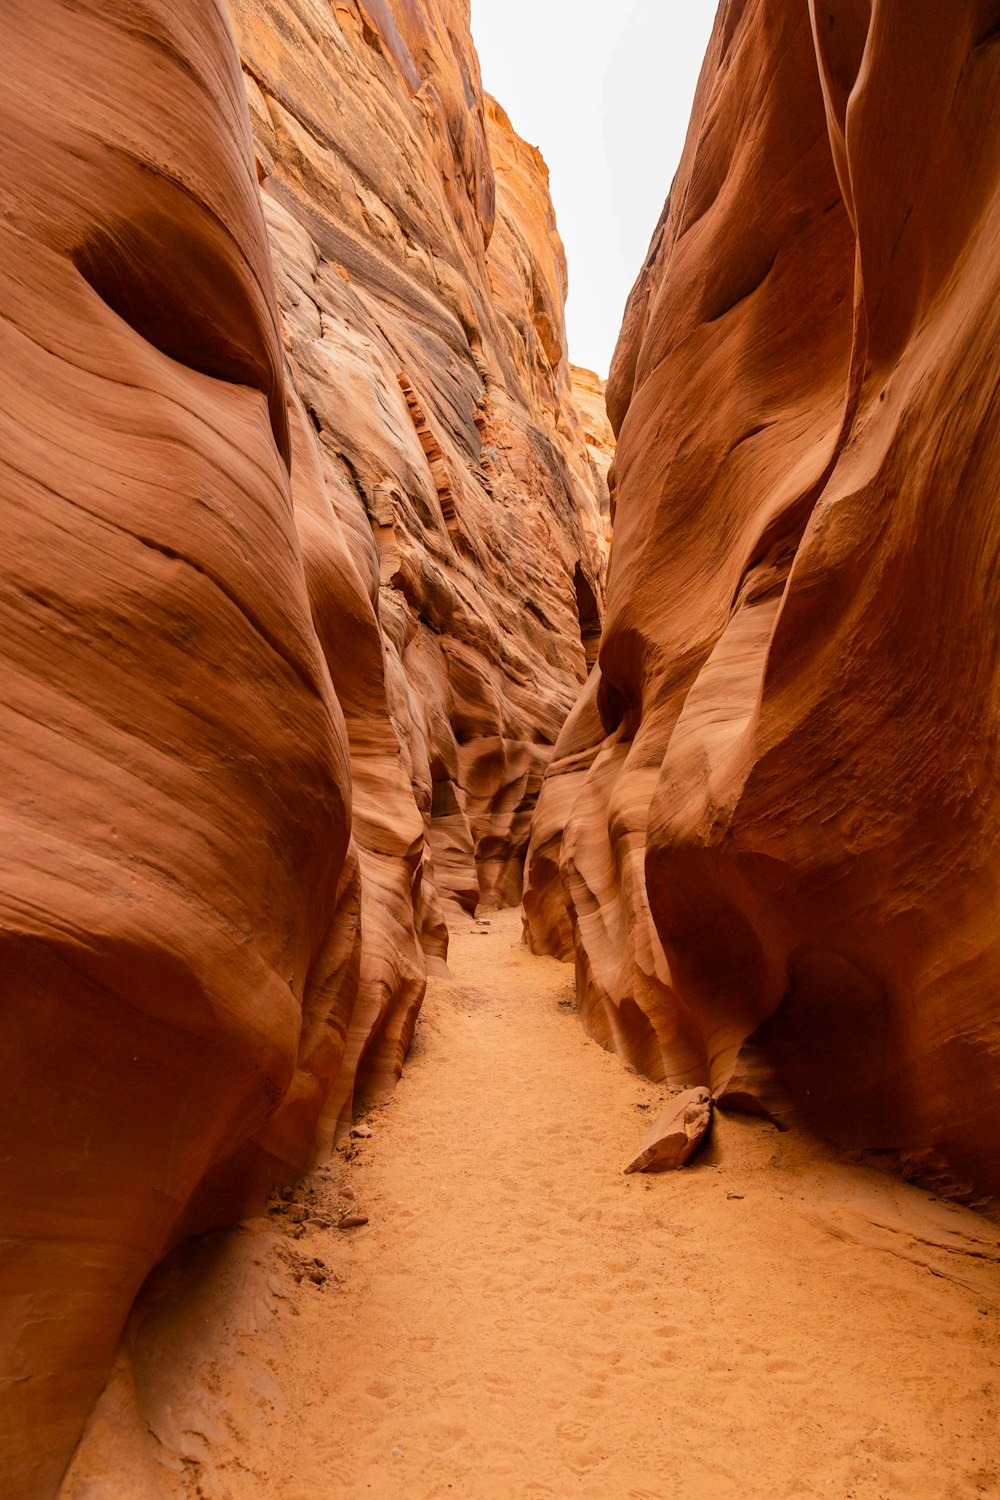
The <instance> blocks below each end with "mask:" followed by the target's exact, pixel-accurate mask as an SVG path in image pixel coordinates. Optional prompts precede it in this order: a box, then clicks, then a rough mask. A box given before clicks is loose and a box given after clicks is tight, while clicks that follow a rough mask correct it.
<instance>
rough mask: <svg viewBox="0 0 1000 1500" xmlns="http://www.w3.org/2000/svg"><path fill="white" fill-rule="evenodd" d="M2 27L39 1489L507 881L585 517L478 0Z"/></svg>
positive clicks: (121, 7)
mask: <svg viewBox="0 0 1000 1500" xmlns="http://www.w3.org/2000/svg"><path fill="white" fill-rule="evenodd" d="M234 22H235V26H236V28H237V30H238V33H239V41H240V43H241V44H242V48H243V59H244V66H245V75H243V74H241V69H240V58H239V52H238V48H237V42H236V37H235V35H234V29H233V25H234ZM0 43H2V50H3V55H4V57H5V60H6V62H7V65H8V68H9V79H8V84H7V87H6V88H5V90H4V95H3V99H2V101H0V116H2V126H3V136H4V139H5V141H6V143H7V151H8V156H7V168H8V170H7V172H6V173H5V176H4V182H3V186H2V188H0V199H2V206H3V211H2V214H0V302H2V305H0V340H2V342H3V361H2V372H3V373H2V376H0V422H2V425H3V432H4V436H5V441H4V444H3V453H2V456H0V504H2V506H3V514H4V538H5V546H4V552H3V558H2V561H0V579H2V584H0V613H2V621H3V645H2V647H0V651H2V655H3V674H2V682H3V690H2V699H3V730H2V734H0V756H2V763H3V774H4V782H5V789H6V791H7V794H8V795H7V797H6V799H5V808H4V813H3V840H2V844H0V861H2V864H3V895H2V905H0V910H2V921H0V933H2V944H3V989H4V1006H3V1018H2V1021H0V1051H2V1059H3V1075H4V1090H3V1098H2V1102H0V1132H2V1135H3V1140H4V1152H3V1165H2V1168H0V1198H2V1202H3V1205H4V1207H3V1216H4V1229H3V1240H2V1255H0V1291H2V1296H3V1353H2V1356H0V1375H2V1379H3V1387H2V1395H0V1450H2V1453H3V1470H4V1493H5V1494H7V1495H10V1496H11V1497H15V1496H16V1497H35V1496H48V1495H51V1494H52V1493H53V1492H54V1490H55V1488H56V1487H57V1485H58V1482H59V1479H60V1476H61V1474H62V1473H63V1470H64V1468H65V1466H66V1463H67V1461H68V1459H69V1456H70V1454H71V1452H72V1449H73V1446H74V1444H75V1442H76V1441H77V1438H78V1437H79V1434H80V1431H81V1428H82V1426H83V1423H84V1421H85V1419H86V1416H87V1412H88V1410H89V1409H90V1407H91V1405H92V1403H93V1401H94V1398H95V1397H96V1395H97V1393H98V1391H99V1390H100V1388H101V1385H102V1383H103V1381H104V1379H105V1376H106V1372H107V1370H108V1367H109V1364H110V1362H111V1359H112V1356H113V1353H114V1349H115V1345H116V1342H117V1339H118V1336H119V1333H120V1330H121V1327H122V1324H123V1321H124V1319H125V1317H126V1315H127V1312H128V1309H129V1306H130V1304H131V1302H132V1300H133V1297H134V1295H135V1293H136V1291H137V1290H138V1288H139V1286H140V1285H141V1283H142V1281H143V1279H144V1278H145V1276H146V1274H147V1272H148V1271H149V1269H150V1267H151V1266H152V1265H153V1264H154V1263H155V1262H156V1261H157V1260H158V1259H159V1258H160V1257H161V1256H162V1255H163V1254H164V1253H165V1251H166V1250H167V1249H168V1248H169V1247H170V1245H171V1244H173V1243H175V1242H176V1241H177V1240H178V1239H179V1238H181V1237H183V1236H184V1235H186V1234H189V1233H192V1232H195V1231H197V1230H200V1229H204V1228H205V1227H207V1226H209V1225H213V1224H219V1223H223V1222H228V1221H229V1220H230V1219H231V1218H232V1217H233V1216H235V1215H237V1214H238V1213H239V1212H240V1211H241V1209H243V1208H244V1207H245V1206H246V1205H247V1204H248V1203H252V1202H254V1201H259V1199H260V1195H261V1194H262V1193H263V1192H264V1191H265V1190H266V1188H267V1187H268V1186H269V1185H270V1184H271V1183H273V1182H274V1181H275V1180H276V1179H279V1178H281V1177H283V1176H285V1177H287V1176H288V1175H290V1174H294V1173H296V1172H298V1171H300V1170H301V1169H302V1168H303V1166H304V1165H306V1164H307V1163H308V1162H309V1161H310V1160H312V1159H313V1157H314V1155H315V1153H316V1151H317V1150H319V1149H322V1148H323V1147H324V1145H328V1144H329V1141H330V1139H331V1137H332V1134H333V1132H334V1131H335V1129H336V1128H337V1125H338V1122H339V1121H343V1120H345V1119H346V1118H347V1117H348V1116H349V1115H350V1112H351V1109H352V1106H353V1103H354V1100H355V1097H356V1096H359V1095H360V1096H364V1095H368V1094H371V1093H372V1092H374V1091H377V1090H379V1089H380V1088H383V1087H385V1086H386V1085H387V1084H389V1083H390V1082H391V1081H392V1079H393V1078H394V1077H395V1076H396V1075H397V1074H398V1072H399V1068H400V1066H401V1061H402V1057H403V1055H404V1053H405V1050H406V1047H407V1044H408V1040H409V1036H410V1033H411V1031H412V1027H413V1022H414V1018H415V1015H416V1012H417V1009H418V1007H419V1004H420V1000H421V996H422V993H423V986H424V976H425V971H426V970H425V966H426V962H427V956H428V955H429V956H430V958H431V959H432V960H437V961H440V960H441V959H442V958H443V957H444V954H445V952H446V946H447V931H446V912H447V911H448V910H449V909H451V910H453V911H455V910H458V911H462V910H464V911H471V910H472V909H474V907H475V905H476V903H477V902H483V903H484V904H486V905H491V904H492V905H497V904H510V903H516V902H517V901H518V899H519V897H520V882H521V863H522V860H523V855H524V849H525V846H526V843H527V837H528V824H529V821H530V816H531V809H532V805H533V802H534V799H535V796H536V794H537V790H538V787H539V784H540V782H541V779H542V775H543V772H544V769H545V765H546V762H547V759H548V757H549V755H550V753H551V747H552V745H553V742H554V740H555V738H556V735H557V733H558V730H559V727H560V724H561V721H562V718H563V716H564V714H565V712H566V710H567V709H568V707H569V706H570V704H571V702H572V700H573V698H574V696H575V694H576V692H577V691H578V689H579V687H580V685H581V684H582V683H583V682H584V681H585V678H586V650H585V645H584V637H585V636H587V638H588V639H589V638H590V636H592V635H593V621H592V619H591V618H590V615H589V614H588V616H587V619H586V621H582V619H581V612H580V597H581V588H582V589H583V596H584V598H585V600H586V602H587V607H588V609H589V610H590V611H591V614H592V613H593V612H594V610H598V609H599V600H600V597H601V592H602V581H603V580H602V573H603V566H604V563H603V546H604V542H603V522H602V518H601V515H600V509H599V498H598V490H597V487H596V485H595V481H594V476H593V470H592V466H591V461H590V458H589V456H588V454H587V452H586V449H585V445H584V441H583V437H582V431H581V427H580V424H579V420H578V418H577V416H576V413H575V410H574V408H573V405H572V401H571V398H570V377H569V372H568V368H567V365H566V358H565V339H564V332H563V312H562V308H563V299H564V295H565V274H566V273H565V261H564V257H563V253H562V247H561V245H560V242H559V239H558V235H557V233H556V229H555V225H554V221H553V215H552V208H551V203H550V202H549V199H548V192H547V176H546V172H545V168H544V165H543V163H542V162H541V159H540V158H539V156H538V154H537V153H536V152H534V151H533V150H532V149H531V148H529V147H527V146H526V145H525V144H524V143H523V142H521V141H520V140H519V139H518V138H517V136H516V135H515V133H514V132H513V130H512V129H511V127H510V124H509V122H508V121H507V119H506V117H505V116H504V114H503V112H502V111H501V110H500V109H499V108H498V107H497V106H495V105H494V104H493V103H492V102H491V101H489V100H487V99H485V98H484V97H483V95H482V90H481V86H480V82H479V73H478V64H477V62H476V58H475V53H474V51H473V48H472V44H471V40H470V38H469V30H468V7H467V6H466V5H463V4H461V3H460V0H458V3H451V0H428V3H427V4H418V3H414V0H398V3H396V0H393V3H390V0H372V3H370V4H360V3H357V4H355V3H350V4H348V3H338V4H336V5H334V6H331V5H329V4H327V3H322V4H320V3H310V0H287V3H275V4H272V5H269V6H266V5H261V6H254V7H250V6H242V5H239V6H236V7H235V10H234V14H233V16H230V14H229V13H228V12H227V10H226V8H225V7H224V5H223V4H222V3H221V0H189V3H185V4H184V5H181V6H177V5H173V4H168V3H166V0H72V3H71V0H14V3H12V4H8V5H5V6H4V7H3V11H2V14H0ZM245 91H246V93H245ZM247 95H248V96H249V103H250V115H252V119H253V125H254V130H255V133H256V147H255V146H254V142H253V140H252V137H251V130H250V124H249V119H250V116H249V115H248V110H247V102H246V98H247ZM581 580H583V583H582V584H581ZM588 631H589V632H590V635H587V632H588Z"/></svg>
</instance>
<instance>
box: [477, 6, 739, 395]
mask: <svg viewBox="0 0 1000 1500" xmlns="http://www.w3.org/2000/svg"><path fill="white" fill-rule="evenodd" d="M716 6H717V0H472V34H473V36H474V37H475V41H476V47H477V50H478V52H479V61H480V64H481V66H482V70H483V83H484V84H485V86H486V89H487V91H488V92H489V93H491V94H493V95H495V97H496V98H497V99H499V101H500V103H501V104H502V105H503V107H504V109H505V110H506V111H507V113H508V114H509V115H510V118H511V122H512V124H513V126H514V128H515V130H517V131H518V133H519V134H520V135H522V136H524V137H525V139H526V140H528V141H530V142H531V144H532V145H534V146H538V147H539V148H540V149H541V152H542V155H543V156H544V157H545V160H546V161H547V162H548V164H549V170H550V172H551V174H552V197H553V200H554V202H555V206H556V217H557V218H558V220H559V230H560V233H561V234H562V237H563V239H564V241H565V242H566V255H567V257H568V260H569V302H568V304H567V308H566V317H567V323H568V328H569V354H570V359H571V360H572V361H573V363H574V364H578V365H586V366H587V367H588V368H590V369H592V370H596V371H597V372H598V374H599V375H601V376H606V375H607V373H608V365H609V364H610V362H611V355H612V353H613V351H614V346H615V342H616V340H617V338H618V330H619V328H620V327H621V322H622V314H623V312H624V309H625V302H626V299H627V297H628V294H629V292H630V291H631V289H632V283H633V282H634V281H635V278H636V277H637V276H638V274H639V270H640V267H641V266H642V263H643V260H644V259H645V257H646V250H647V249H648V247H649V241H650V238H651V237H652V233H653V230H654V228H655V226H656V221H657V219H658V218H659V216H660V210H661V209H662V207H663V203H664V200H665V198H666V196H667V192H668V190H669V188H670V182H671V179H672V177H673V175H674V171H675V170H676V167H677V163H678V161H679V160H680V154H681V148H682V147H683V145H684V136H685V132H686V130H687V123H688V117H689V116H690V113H691V101H692V99H693V98H694V90H695V85H696V83H697V81H698V73H699V71H700V69H701V63H702V59H703V57H704V55H705V50H706V48H707V46H708V38H709V35H710V33H711V30H712V23H713V21H714V20H715V11H716Z"/></svg>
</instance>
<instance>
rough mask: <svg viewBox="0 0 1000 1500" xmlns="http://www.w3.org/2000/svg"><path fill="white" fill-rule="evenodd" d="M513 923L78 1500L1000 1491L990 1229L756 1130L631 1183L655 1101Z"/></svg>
mask: <svg viewBox="0 0 1000 1500" xmlns="http://www.w3.org/2000/svg"><path fill="white" fill-rule="evenodd" d="M519 931H520V924H519V919H518V917H517V915H516V914H514V913H510V914H505V915H503V916H501V917H495V918H493V919H492V921H491V924H490V926H489V927H475V926H474V924H473V923H472V922H469V923H468V925H467V927H466V929H465V930H464V931H459V932H457V933H456V934H455V935H454V939H453V947H452V965H451V967H452V974H453V978H452V979H451V980H444V979H436V980H433V981H432V983H431V987H430V993H429V995H428V999H427V1003H426V1006H425V1009H424V1012H423V1015H422V1017H421V1020H420V1024H419V1028H418V1033H417V1040H416V1043H415V1047H414V1051H413V1054H412V1056H411V1059H410V1062H409V1065H408V1067H407V1071H406V1075H405V1077H404V1079H403V1081H402V1083H401V1084H400V1086H399V1089H398V1091H397V1092H396V1094H395V1096H394V1098H393V1099H392V1100H391V1101H390V1102H389V1103H388V1104H386V1105H385V1106H383V1107H380V1108H378V1109H376V1110H375V1111H373V1112H372V1113H371V1114H369V1116H368V1117H367V1120H366V1122H365V1124H366V1125H367V1126H368V1127H370V1129H371V1136H370V1137H368V1138H365V1139H363V1140H360V1141H358V1142H357V1144H356V1145H352V1146H351V1147H350V1148H349V1151H348V1152H346V1153H341V1154H340V1155H338V1156H337V1157H336V1158H335V1160H334V1162H333V1163H332V1164H331V1166H330V1167H328V1168H325V1169H323V1170H322V1171H321V1172H319V1173H318V1174H316V1175H315V1176H313V1177H311V1178H309V1179H307V1180H306V1181H305V1182H304V1183H303V1184H301V1185H300V1188H299V1189H298V1190H297V1191H296V1193H295V1195H294V1197H293V1198H292V1199H291V1201H290V1202H287V1203H285V1204H284V1205H283V1207H282V1208H280V1209H277V1208H276V1210H275V1211H273V1212H272V1213H271V1214H270V1215H269V1216H268V1218H266V1219H261V1220H256V1221H253V1222H252V1223H250V1224H248V1225H246V1226H245V1227H243V1228H242V1229H240V1230H239V1231H238V1232H236V1233H234V1234H229V1235H220V1236H215V1237H211V1238H209V1239H208V1240H205V1241H203V1242H201V1243H200V1244H199V1245H197V1246H196V1247H194V1248H193V1249H192V1250H190V1251H188V1252H185V1255H184V1258H183V1260H182V1261H181V1262H178V1261H175V1262H174V1263H173V1264H168V1265H167V1266H165V1267H164V1268H162V1269H161V1271H160V1272H158V1273H157V1275H156V1276H155V1277H154V1279H153V1282H152V1283H151V1285H150V1288H149V1292H148V1294H147V1297H146V1301H145V1304H144V1308H143V1311H142V1313H141V1316H140V1317H139V1318H138V1319H137V1321H136V1328H135V1330H134V1335H133V1340H132V1342H133V1350H132V1355H131V1364H130V1366H129V1367H125V1366H124V1365H123V1367H122V1369H121V1370H120V1372H119V1378H118V1382H117V1386H118V1397H117V1398H116V1399H117V1407H116V1401H115V1400H114V1399H113V1400H112V1401H111V1402H110V1403H106V1409H105V1411H104V1413H103V1414H102V1415H101V1416H99V1418H98V1419H97V1421H96V1422H95V1424H94V1426H93V1429H92V1432H91V1434H90V1437H89V1438H88V1440H87V1443H85V1445H84V1448H83V1450H82V1452H81V1457H80V1460H79V1462H78V1465H77V1467H76V1469H75V1471H74V1475H73V1478H72V1479H71V1481H70V1483H69V1485H68V1486H67V1490H66V1493H67V1494H69V1495H72V1496H73V1497H74V1500H76V1497H93V1500H108V1497H110V1496H117V1495H119V1494H120V1495H122V1496H125V1495H128V1496H129V1497H130V1500H131V1497H138V1496H144V1495H146V1494H147V1493H148V1494H162V1495H164V1496H169V1497H177V1500H181V1497H183V1500H189V1497H191V1496H197V1497H202V1500H272V1497H273V1500H333V1497H339V1496H355V1495H357V1496H371V1497H372V1500H381V1497H390V1496H392V1497H396V1496H405V1497H408V1500H431V1497H434V1500H438V1497H441V1500H444V1497H447V1496H455V1497H459V1496H461V1497H470V1500H493V1497H508V1496H511V1497H513V1496H531V1497H557V1500H562V1497H565V1496H580V1497H587V1500H619V1497H621V1500H674V1497H680V1496H684V1497H685V1500H687V1497H690V1496H694V1495H697V1496H699V1497H702V1500H704V1497H710V1500H715V1497H718V1500H729V1497H732V1500H736V1497H740V1500H765V1497H766V1500H793V1497H805V1496H810V1497H811V1496H831V1497H835V1500H897V1497H903V1496H906V1497H908V1500H953V1497H954V1500H958V1497H965V1496H982V1495H988V1496H997V1495H998V1494H1000V1437H998V1428H997V1402H998V1398H1000V1265H998V1255H1000V1250H998V1234H997V1232H996V1230H995V1229H994V1227H993V1226H992V1225H990V1224H989V1223H988V1222H986V1221H984V1220H982V1219H980V1218H977V1217H976V1216H975V1215H973V1214H971V1213H969V1212H967V1211H966V1210H964V1209H960V1208H955V1207H951V1206H947V1205H945V1204H943V1203H939V1202H936V1201H934V1200H933V1199H930V1198H929V1197H928V1195H927V1194H926V1193H923V1192H920V1191H918V1190H917V1189H915V1188H911V1187H905V1186H902V1185H900V1184H898V1183H896V1182H894V1181H892V1180H891V1179H889V1178H887V1177H884V1176H882V1175H881V1174H878V1173H875V1172H873V1171H869V1170H867V1169H864V1168H859V1167H856V1166H853V1165H851V1164H846V1163H844V1162H842V1161H839V1160H837V1159H836V1158H834V1157H832V1156H830V1155H828V1154H825V1153H823V1152H821V1151H820V1150H818V1149H817V1148H816V1147H815V1146H813V1145H810V1144H809V1143H807V1142H805V1141H803V1140H802V1139H801V1138H798V1137H797V1136H796V1135H795V1134H794V1133H789V1134H784V1135H782V1134H779V1133H778V1132H777V1131H775V1130H774V1129H773V1128H772V1127H771V1126H769V1125H766V1124H764V1123H761V1122H755V1121H749V1120H743V1119H738V1118H732V1117H730V1118H722V1119H718V1118H717V1121H716V1130H715V1138H714V1141H713V1143H712V1145H711V1146H710V1147H709V1148H708V1149H707V1150H706V1151H705V1152H703V1154H702V1155H701V1156H700V1158H698V1159H696V1161H695V1162H694V1163H692V1165H691V1166H690V1167H689V1168H687V1169H685V1170H684V1171H682V1172H679V1173H671V1174H665V1175H660V1176H656V1177H649V1176H645V1177H635V1176H633V1177H627V1176H624V1175H623V1173H622V1167H623V1166H624V1164H625V1163H626V1162H627V1161H628V1160H629V1158H630V1156H631V1155H633V1154H634V1152H635V1149H636V1148H637V1146H638V1144H639V1142H640V1140H641V1137H642V1135H643V1133H644V1130H645V1128H646V1126H647V1124H648V1121H649V1120H650V1118H651V1111H654V1110H655V1109H656V1107H657V1104H658V1101H659V1098H660V1093H659V1091H658V1090H657V1089H656V1088H654V1087H653V1086H651V1085H650V1084H648V1083H647V1082H645V1081H644V1080H642V1079H640V1078H638V1077H636V1076H634V1075H632V1074H630V1073H629V1072H628V1071H626V1070H625V1069H624V1068H623V1067H622V1066H621V1065H620V1063H618V1062H617V1061H616V1060H615V1059H614V1058H612V1057H611V1056H609V1055H607V1054H606V1053H605V1052H603V1051H602V1050H601V1049H600V1048H599V1047H598V1046H597V1045H595V1044H594V1043H593V1042H590V1041H589V1040H587V1039H586V1038H585V1036H584V1034H583V1032H582V1030H581V1028H580V1026H579V1024H578V1021H577V1019H576V1017H575V1016H574V1014H573V1004H574V1002H573V999H572V993H573V992H572V979H571V972H570V970H569V969H568V968H566V967H564V966H562V965H559V964H557V963H555V962H554V961H551V960H546V959H538V958H533V957H532V956H531V955H530V954H528V953H527V952H526V950H525V949H524V948H522V947H521V946H520V942H519ZM348 1212H349V1213H353V1214H355V1215H356V1216H357V1217H367V1221H368V1222H367V1223H366V1224H362V1225H359V1226H357V1227H355V1228H353V1229H346V1230H345V1229H338V1228H336V1227H332V1224H331V1221H336V1220H338V1219H339V1218H340V1217H342V1216H343V1215H344V1214H345V1213H348ZM309 1220H311V1221H312V1222H308V1221H309ZM132 1380H134V1383H135V1389H136V1390H137V1391H138V1395H139V1400H140V1404H141V1407H142V1411H143V1421H144V1422H145V1423H148V1424H149V1426H150V1429H151V1430H152V1432H153V1434H154V1441H155V1444H156V1448H157V1451H158V1458H157V1459H155V1460H154V1459H153V1458H152V1457H151V1455H150V1450H149V1443H148V1439H147V1438H146V1435H145V1432H143V1433H142V1441H140V1439H139V1427H140V1424H139V1423H137V1422H136V1421H135V1418H134V1405H131V1403H132V1387H131V1385H130V1382H131V1381H132ZM127 1409H131V1411H132V1413H133V1416H132V1419H131V1420H132V1427H131V1429H130V1427H129V1418H128V1410H127ZM112 1475H113V1476H114V1477H113V1478H112Z"/></svg>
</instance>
